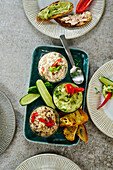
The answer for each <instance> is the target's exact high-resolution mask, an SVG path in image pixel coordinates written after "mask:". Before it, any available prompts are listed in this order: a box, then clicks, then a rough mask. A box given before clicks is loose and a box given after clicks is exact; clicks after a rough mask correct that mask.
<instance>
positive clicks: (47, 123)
mask: <svg viewBox="0 0 113 170" xmlns="http://www.w3.org/2000/svg"><path fill="white" fill-rule="evenodd" d="M45 124H46V126H47V127H52V126H54V125H55V122H54V121H53V120H52V119H50V120H49V122H45Z"/></svg>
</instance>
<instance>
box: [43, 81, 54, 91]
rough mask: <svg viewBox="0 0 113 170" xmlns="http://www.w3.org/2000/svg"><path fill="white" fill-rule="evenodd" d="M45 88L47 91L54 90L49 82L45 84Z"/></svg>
mask: <svg viewBox="0 0 113 170" xmlns="http://www.w3.org/2000/svg"><path fill="white" fill-rule="evenodd" d="M45 86H46V87H47V88H48V90H53V88H54V86H53V85H52V84H51V83H49V82H45Z"/></svg>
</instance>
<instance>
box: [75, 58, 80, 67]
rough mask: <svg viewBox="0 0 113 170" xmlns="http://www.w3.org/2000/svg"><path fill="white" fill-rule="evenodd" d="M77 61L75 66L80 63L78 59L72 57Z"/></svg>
mask: <svg viewBox="0 0 113 170" xmlns="http://www.w3.org/2000/svg"><path fill="white" fill-rule="evenodd" d="M74 60H75V61H76V62H77V63H76V66H78V65H79V63H80V60H77V59H76V58H75V59H74Z"/></svg>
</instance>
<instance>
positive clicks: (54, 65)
mask: <svg viewBox="0 0 113 170" xmlns="http://www.w3.org/2000/svg"><path fill="white" fill-rule="evenodd" d="M60 61H62V58H59V59H58V60H56V61H55V62H54V63H53V65H52V66H51V67H56V66H57V64H58V63H59V62H60Z"/></svg>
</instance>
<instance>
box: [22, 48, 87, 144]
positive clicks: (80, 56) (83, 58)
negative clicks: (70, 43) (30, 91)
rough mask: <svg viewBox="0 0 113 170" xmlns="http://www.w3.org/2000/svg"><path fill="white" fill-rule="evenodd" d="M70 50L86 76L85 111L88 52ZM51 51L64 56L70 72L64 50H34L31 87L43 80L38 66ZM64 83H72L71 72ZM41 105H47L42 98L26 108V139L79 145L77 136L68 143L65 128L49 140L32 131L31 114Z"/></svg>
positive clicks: (60, 129) (85, 82)
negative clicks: (64, 132)
mask: <svg viewBox="0 0 113 170" xmlns="http://www.w3.org/2000/svg"><path fill="white" fill-rule="evenodd" d="M70 50H71V53H72V56H73V58H74V59H75V64H76V59H77V60H79V61H80V63H79V65H78V66H79V67H81V68H82V70H83V73H84V75H85V81H84V83H83V84H82V85H81V86H80V87H84V88H85V91H84V93H83V95H84V99H83V109H84V106H85V96H86V90H87V78H88V67H89V57H88V55H87V54H86V52H84V51H82V50H80V49H74V48H73V49H72V48H71V49H70ZM51 51H56V52H59V53H61V54H62V55H64V56H65V57H66V59H67V61H68V65H69V70H70V68H71V65H70V62H69V60H68V57H67V56H66V53H65V51H64V48H62V47H54V46H39V47H37V48H36V49H35V50H34V52H33V56H32V67H31V77H30V83H29V87H31V86H35V83H36V80H37V79H41V78H40V76H39V74H38V71H37V64H38V61H39V59H40V57H41V56H42V55H44V54H46V53H48V52H51ZM62 82H72V80H71V77H70V74H69V71H68V74H67V76H66V78H65V79H64V80H63V81H62ZM57 84H58V83H55V84H54V86H56V85H57ZM40 105H45V103H44V102H43V100H42V99H41V97H40V98H39V99H38V100H36V101H34V102H33V103H31V104H30V105H28V106H27V107H26V116H25V125H24V135H25V137H26V139H27V140H29V141H31V142H37V143H47V144H57V145H67V146H71V145H77V144H78V142H79V137H78V136H77V135H76V136H75V140H74V141H73V142H70V141H67V140H66V139H65V137H64V135H63V128H61V127H59V128H58V131H57V133H56V134H54V135H52V136H51V137H48V138H43V137H38V136H36V135H35V134H34V133H33V132H32V131H31V129H30V126H29V117H30V113H31V112H32V110H34V109H35V108H36V107H38V106H40Z"/></svg>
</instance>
